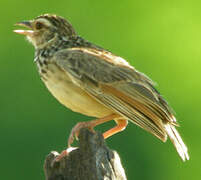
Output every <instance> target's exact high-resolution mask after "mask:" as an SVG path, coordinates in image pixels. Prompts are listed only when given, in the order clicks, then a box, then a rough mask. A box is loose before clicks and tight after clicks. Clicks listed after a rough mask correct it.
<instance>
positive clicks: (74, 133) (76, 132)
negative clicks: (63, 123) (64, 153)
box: [68, 121, 95, 147]
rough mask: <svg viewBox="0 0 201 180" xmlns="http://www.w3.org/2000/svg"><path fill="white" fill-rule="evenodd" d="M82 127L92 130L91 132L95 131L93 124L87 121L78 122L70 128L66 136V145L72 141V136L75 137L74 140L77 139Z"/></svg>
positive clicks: (69, 145)
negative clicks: (67, 136) (68, 134)
mask: <svg viewBox="0 0 201 180" xmlns="http://www.w3.org/2000/svg"><path fill="white" fill-rule="evenodd" d="M82 128H88V129H89V130H90V131H92V132H93V133H94V132H95V131H94V129H93V125H92V124H91V123H90V121H89V122H79V123H77V124H76V125H75V126H74V127H73V129H72V130H71V133H70V136H69V138H68V147H71V144H72V143H73V141H74V137H75V138H76V140H78V136H79V134H80V130H81V129H82Z"/></svg>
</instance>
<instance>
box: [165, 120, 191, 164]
mask: <svg viewBox="0 0 201 180" xmlns="http://www.w3.org/2000/svg"><path fill="white" fill-rule="evenodd" d="M165 129H166V132H167V134H168V136H169V137H170V140H171V141H172V143H173V144H174V146H175V148H176V150H177V152H178V153H179V155H180V157H181V158H182V160H183V161H185V160H189V155H188V149H187V147H186V145H185V144H184V142H183V140H182V139H181V136H180V135H179V133H178V131H177V130H176V128H175V127H174V125H172V124H166V125H165Z"/></svg>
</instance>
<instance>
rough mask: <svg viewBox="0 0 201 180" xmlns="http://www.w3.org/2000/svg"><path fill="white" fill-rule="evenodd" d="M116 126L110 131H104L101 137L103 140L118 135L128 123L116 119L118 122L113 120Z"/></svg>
mask: <svg viewBox="0 0 201 180" xmlns="http://www.w3.org/2000/svg"><path fill="white" fill-rule="evenodd" d="M115 121H116V123H117V125H116V126H115V127H113V128H112V129H110V130H108V131H106V132H105V133H103V137H104V139H106V138H108V137H110V136H112V135H114V134H116V133H118V132H121V131H123V130H124V129H125V128H126V126H127V124H128V121H127V120H125V119H118V120H115Z"/></svg>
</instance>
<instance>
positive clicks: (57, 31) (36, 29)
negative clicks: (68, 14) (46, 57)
mask: <svg viewBox="0 0 201 180" xmlns="http://www.w3.org/2000/svg"><path fill="white" fill-rule="evenodd" d="M16 25H19V26H23V27H26V28H28V30H14V32H16V33H18V34H23V35H25V36H26V37H27V39H28V40H29V41H30V42H31V43H32V44H33V45H34V47H35V48H36V49H37V48H43V47H45V46H46V45H48V44H49V43H51V42H53V41H54V40H57V38H58V37H60V38H65V39H68V38H70V37H72V36H75V35H76V33H75V31H74V29H73V27H72V25H71V24H70V23H69V22H68V21H67V20H65V19H64V18H62V17H60V16H56V15H50V14H45V15H41V16H38V17H36V18H35V19H33V20H29V21H22V22H19V23H16Z"/></svg>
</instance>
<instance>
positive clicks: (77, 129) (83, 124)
mask: <svg viewBox="0 0 201 180" xmlns="http://www.w3.org/2000/svg"><path fill="white" fill-rule="evenodd" d="M118 117H119V115H117V114H111V115H108V116H105V117H103V118H100V119H95V120H92V121H88V122H79V123H77V124H76V125H75V126H74V127H73V129H72V130H71V133H70V136H69V138H68V148H67V149H66V150H64V151H62V152H61V154H60V155H59V156H57V157H56V159H55V160H54V162H55V161H56V162H58V161H60V160H61V159H62V158H63V157H64V156H66V155H68V153H69V152H70V151H72V150H74V149H75V147H71V144H72V143H73V141H74V137H76V139H78V136H79V133H80V130H81V129H82V128H88V129H90V130H91V131H92V132H94V129H93V128H94V127H95V126H97V125H100V124H102V123H105V122H107V121H111V120H113V119H115V118H118ZM118 124H119V123H118ZM121 124H122V125H121ZM124 124H125V123H124ZM117 126H118V125H117ZM117 126H116V127H114V128H112V129H111V130H109V131H107V132H106V133H107V134H108V135H106V137H105V136H104V134H105V133H104V134H103V136H104V138H107V137H109V136H111V135H112V134H115V133H114V132H116V133H117V132H119V131H121V130H122V129H123V128H125V125H124V127H123V123H120V126H121V127H122V128H117ZM120 126H119V127H120ZM117 129H118V130H117ZM112 130H113V131H112Z"/></svg>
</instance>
